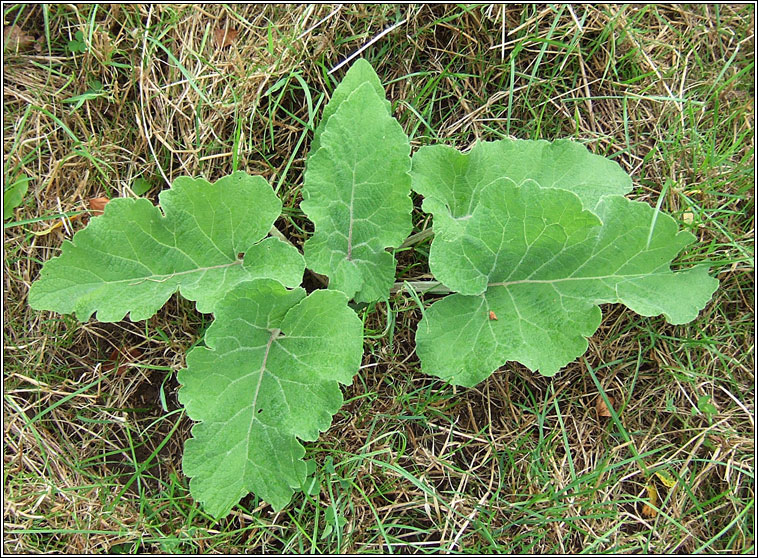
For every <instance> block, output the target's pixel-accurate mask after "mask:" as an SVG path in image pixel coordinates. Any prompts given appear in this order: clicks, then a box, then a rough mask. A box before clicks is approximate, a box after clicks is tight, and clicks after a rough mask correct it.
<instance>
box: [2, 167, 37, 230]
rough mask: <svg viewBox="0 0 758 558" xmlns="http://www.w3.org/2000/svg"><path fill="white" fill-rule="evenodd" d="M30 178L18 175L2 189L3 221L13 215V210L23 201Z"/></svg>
mask: <svg viewBox="0 0 758 558" xmlns="http://www.w3.org/2000/svg"><path fill="white" fill-rule="evenodd" d="M31 180H32V179H31V178H29V177H28V176H25V175H19V176H18V177H17V178H16V180H15V181H14V182H13V184H11V185H10V186H8V187H7V188H5V189H4V190H3V221H5V220H6V219H10V218H11V217H13V210H14V209H16V208H17V207H18V206H19V205H21V202H22V201H24V196H25V195H26V192H27V191H28V190H29V182H31Z"/></svg>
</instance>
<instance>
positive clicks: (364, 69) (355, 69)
mask: <svg viewBox="0 0 758 558" xmlns="http://www.w3.org/2000/svg"><path fill="white" fill-rule="evenodd" d="M364 83H368V84H369V85H370V86H371V88H372V89H373V90H374V91H376V94H377V95H379V97H381V99H382V100H383V102H384V106H385V108H386V109H387V114H390V110H391V107H390V102H389V101H388V100H387V99H385V98H384V88H383V87H382V82H381V80H380V79H379V76H377V75H376V72H375V71H374V68H372V67H371V64H369V63H368V62H367V61H366V60H365V59H364V58H359V59H358V60H356V61H355V62H353V65H352V66H350V69H349V70H348V71H347V72H346V73H345V77H343V78H342V81H340V82H339V84H337V87H336V88H335V89H334V92H333V93H332V97H331V99H330V100H329V102H328V103H327V104H326V106H325V107H324V112H323V114H322V115H321V122H319V125H318V127H317V128H316V132H315V133H314V134H313V142H312V143H311V152H313V153H315V152H316V150H317V149H318V148H319V144H320V141H321V134H322V132H323V131H324V127H325V126H326V123H327V122H328V121H329V117H330V116H331V115H333V114H334V113H335V112H336V111H337V109H338V108H339V106H340V105H341V104H342V102H343V101H344V100H345V99H347V98H348V97H349V96H350V94H351V93H352V92H353V91H355V90H356V89H358V88H359V87H360V86H361V85H363V84H364Z"/></svg>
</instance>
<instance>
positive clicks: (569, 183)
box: [411, 139, 632, 226]
mask: <svg viewBox="0 0 758 558" xmlns="http://www.w3.org/2000/svg"><path fill="white" fill-rule="evenodd" d="M411 174H412V175H413V189H414V190H415V191H416V192H418V193H419V194H421V195H423V196H424V210H425V211H427V212H428V213H435V226H436V224H437V219H436V217H437V213H439V211H438V209H437V206H438V205H440V204H441V205H442V206H443V207H447V209H448V210H449V213H450V215H451V216H452V217H453V218H455V219H464V218H466V216H467V215H470V214H471V212H472V211H473V209H474V207H476V204H477V202H478V199H479V192H480V191H481V190H482V188H484V187H485V186H487V185H489V184H492V183H493V182H504V181H507V182H511V183H515V184H523V183H526V182H532V183H534V184H538V185H539V186H541V187H543V188H560V189H562V190H570V191H572V192H574V193H575V194H576V195H577V196H579V198H580V199H581V200H582V203H583V204H584V207H585V208H587V209H592V208H594V207H595V206H596V205H597V203H598V202H599V201H600V198H601V197H602V196H606V195H609V194H618V195H624V194H627V193H629V191H630V190H631V189H632V179H631V178H629V175H628V174H626V173H625V172H624V171H623V169H622V168H621V167H619V166H618V164H616V163H615V162H613V161H611V160H609V159H606V158H605V157H601V156H600V155H594V154H593V153H590V152H589V151H588V150H587V148H586V147H584V146H583V145H582V144H580V143H577V142H573V141H569V140H558V141H555V142H552V143H551V142H547V141H544V140H516V139H504V140H499V141H493V142H478V143H476V144H475V145H474V147H472V148H471V151H469V152H468V153H461V152H460V151H458V150H457V149H454V148H452V147H449V146H446V145H432V146H426V147H422V148H420V149H419V150H418V151H417V152H416V153H415V154H414V156H413V170H412V171H411Z"/></svg>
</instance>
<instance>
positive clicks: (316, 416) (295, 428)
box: [178, 279, 363, 517]
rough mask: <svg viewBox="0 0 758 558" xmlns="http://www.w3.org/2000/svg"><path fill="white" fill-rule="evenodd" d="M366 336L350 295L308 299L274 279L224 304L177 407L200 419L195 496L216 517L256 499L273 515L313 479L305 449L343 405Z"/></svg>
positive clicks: (189, 462)
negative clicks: (247, 497) (342, 387)
mask: <svg viewBox="0 0 758 558" xmlns="http://www.w3.org/2000/svg"><path fill="white" fill-rule="evenodd" d="M362 341H363V329H362V324H361V321H360V320H359V319H358V316H357V315H356V314H355V313H354V312H353V311H352V310H350V308H348V306H347V299H346V298H345V295H344V294H343V293H340V292H337V291H331V290H329V291H323V290H321V291H315V292H313V293H312V294H310V295H309V296H308V297H306V296H305V291H303V289H301V288H297V289H295V290H292V291H288V290H286V289H285V288H284V287H283V286H282V285H280V284H279V283H277V282H275V281H270V280H263V279H262V280H257V281H250V282H245V283H241V284H239V285H238V286H236V287H235V288H234V289H233V290H232V291H231V292H230V293H229V294H228V295H227V296H226V297H225V298H224V299H223V300H222V301H221V302H220V303H219V304H218V305H217V310H216V319H215V321H214V322H213V324H212V325H211V327H210V328H209V329H208V331H207V332H206V335H205V342H206V344H207V345H208V348H205V347H197V348H195V349H193V350H192V351H191V352H190V353H189V354H188V355H187V368H186V369H185V370H182V371H180V372H179V376H178V378H179V382H180V383H182V384H183V386H182V388H181V389H180V390H179V400H180V401H181V402H182V404H184V405H185V407H186V409H187V413H188V414H189V416H190V417H191V418H192V419H193V420H196V421H199V422H198V424H196V425H195V426H194V427H193V429H192V434H193V438H192V439H190V440H188V441H187V442H186V444H185V448H184V461H183V469H184V472H185V473H186V474H187V475H188V476H190V477H192V480H191V482H190V490H191V492H192V495H193V497H194V498H195V499H196V500H199V501H200V502H202V503H203V505H204V507H205V509H206V510H207V511H208V512H209V513H211V514H213V515H214V516H216V517H222V516H224V515H226V514H227V513H228V512H229V510H230V509H231V507H232V506H233V505H234V504H236V503H237V502H238V501H239V499H240V498H241V497H243V496H244V495H246V494H247V493H248V492H251V491H252V492H254V493H255V494H256V495H257V496H259V497H260V498H262V499H264V500H266V501H267V502H268V503H270V504H271V505H272V506H273V507H274V508H275V509H277V510H280V509H282V508H283V507H284V506H285V505H287V503H288V502H289V501H290V498H291V495H292V492H293V490H294V489H299V488H301V487H302V486H303V483H304V482H305V480H306V467H305V462H304V461H302V459H301V458H302V457H303V455H304V452H305V450H304V449H303V447H302V445H301V444H300V443H299V442H298V440H297V438H300V439H301V440H315V439H317V438H318V434H319V432H320V431H324V430H326V429H327V428H328V427H329V425H330V423H331V420H332V416H333V415H334V413H336V412H337V410H339V408H340V406H341V405H342V394H341V392H340V389H339V383H342V384H349V383H350V382H351V381H352V378H353V375H354V374H355V373H356V372H357V371H358V368H359V366H360V362H361V355H362V352H363V351H362Z"/></svg>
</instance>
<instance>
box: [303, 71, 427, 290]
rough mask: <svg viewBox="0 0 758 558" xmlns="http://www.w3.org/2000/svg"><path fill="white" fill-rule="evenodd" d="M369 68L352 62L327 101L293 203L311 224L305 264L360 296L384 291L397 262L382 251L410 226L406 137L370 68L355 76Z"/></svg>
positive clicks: (397, 242)
mask: <svg viewBox="0 0 758 558" xmlns="http://www.w3.org/2000/svg"><path fill="white" fill-rule="evenodd" d="M369 70H370V71H371V74H373V70H371V67H370V66H368V63H367V62H365V61H358V62H356V64H355V65H354V66H353V67H352V68H351V69H350V71H348V73H347V75H346V76H345V80H344V81H343V82H342V83H343V84H347V85H345V88H343V89H340V88H338V90H339V95H337V91H336V92H335V96H334V98H333V99H332V102H330V103H329V105H327V109H329V110H325V114H326V115H328V120H326V123H325V124H323V130H322V131H321V132H320V134H318V133H317V139H318V141H317V142H316V145H317V146H318V148H317V149H316V150H315V151H311V154H310V155H309V158H308V164H307V169H306V172H305V184H304V188H303V201H302V203H301V204H300V207H301V208H302V210H303V211H304V212H305V214H306V215H307V216H308V218H309V219H310V220H311V221H312V222H313V224H314V226H315V230H314V233H313V236H312V237H311V238H309V239H308V240H307V241H306V242H305V245H304V246H303V251H304V253H305V260H306V263H307V265H308V267H309V268H310V269H312V270H313V271H315V272H317V273H321V274H324V275H327V276H329V279H330V283H329V286H330V288H334V289H336V290H339V291H342V292H344V293H345V294H346V295H347V297H348V298H355V300H356V301H359V302H370V301H375V300H380V299H382V298H386V297H387V296H388V295H389V290H390V287H391V286H392V284H393V281H394V277H395V266H396V262H395V258H394V257H393V256H392V254H390V253H389V252H387V251H386V250H387V249H388V248H393V247H397V246H399V245H400V244H401V243H402V242H403V241H404V240H405V238H406V237H407V236H408V234H409V233H410V231H411V228H412V225H411V217H410V214H411V210H412V208H413V204H412V202H411V199H410V196H409V194H410V176H409V174H408V171H409V170H410V144H409V143H408V137H407V136H406V135H405V133H404V132H403V129H402V128H401V127H400V125H399V124H398V122H397V121H396V120H395V119H394V118H392V116H391V115H390V114H389V111H388V104H387V101H386V99H384V95H383V94H381V95H380V94H379V93H377V90H376V83H378V78H376V77H375V74H373V76H374V78H375V79H373V78H372V79H370V80H367V79H364V78H363V77H361V78H360V79H359V78H358V77H356V76H359V75H360V76H364V74H365V73H366V72H368V71H369ZM351 85H352V86H355V89H354V90H353V91H351V92H350V93H349V94H348V92H347V89H346V87H348V86H351ZM334 103H337V104H336V108H333V107H334V106H335V105H334Z"/></svg>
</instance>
